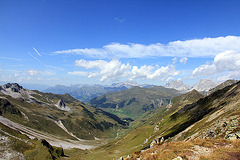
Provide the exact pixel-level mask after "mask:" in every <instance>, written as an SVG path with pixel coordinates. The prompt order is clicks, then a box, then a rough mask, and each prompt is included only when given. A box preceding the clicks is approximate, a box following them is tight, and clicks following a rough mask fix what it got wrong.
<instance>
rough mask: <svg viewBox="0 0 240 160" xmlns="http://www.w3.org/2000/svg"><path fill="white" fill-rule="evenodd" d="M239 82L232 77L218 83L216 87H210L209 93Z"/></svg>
mask: <svg viewBox="0 0 240 160" xmlns="http://www.w3.org/2000/svg"><path fill="white" fill-rule="evenodd" d="M237 82H238V80H231V79H229V80H227V81H225V82H223V83H221V84H219V85H217V86H216V87H214V88H212V89H210V90H209V91H208V94H211V93H213V92H215V91H217V90H220V89H223V88H224V87H226V86H229V85H232V84H234V83H237Z"/></svg>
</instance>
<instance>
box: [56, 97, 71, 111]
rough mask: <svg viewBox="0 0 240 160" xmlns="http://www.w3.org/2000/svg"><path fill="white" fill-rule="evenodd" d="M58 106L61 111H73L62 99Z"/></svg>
mask: <svg viewBox="0 0 240 160" xmlns="http://www.w3.org/2000/svg"><path fill="white" fill-rule="evenodd" d="M56 106H57V108H59V109H61V110H63V111H70V110H71V109H70V108H69V107H68V106H66V104H65V103H64V102H63V100H62V99H60V100H59V101H58V103H57V104H56Z"/></svg>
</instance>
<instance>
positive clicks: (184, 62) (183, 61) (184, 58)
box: [180, 57, 188, 64]
mask: <svg viewBox="0 0 240 160" xmlns="http://www.w3.org/2000/svg"><path fill="white" fill-rule="evenodd" d="M187 60H188V58H187V57H183V58H181V59H180V63H183V64H186V63H187Z"/></svg>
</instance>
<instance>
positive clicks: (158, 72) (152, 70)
mask: <svg viewBox="0 0 240 160" xmlns="http://www.w3.org/2000/svg"><path fill="white" fill-rule="evenodd" d="M75 65H76V66H79V67H83V68H86V69H94V68H95V69H97V71H94V72H83V71H74V72H68V74H70V75H80V76H88V78H94V77H97V78H99V79H100V81H105V80H110V81H114V80H118V79H121V78H128V79H129V80H133V79H139V78H140V79H157V80H161V81H163V80H166V79H168V77H169V76H176V75H178V74H179V72H178V71H176V70H175V67H174V66H173V65H169V66H166V67H163V66H162V67H158V68H156V67H153V66H150V65H144V66H141V67H139V68H138V67H137V66H131V65H130V64H129V63H127V64H124V63H121V62H120V61H119V60H117V59H113V60H111V61H109V62H107V61H104V60H95V61H86V60H84V59H81V60H76V61H75Z"/></svg>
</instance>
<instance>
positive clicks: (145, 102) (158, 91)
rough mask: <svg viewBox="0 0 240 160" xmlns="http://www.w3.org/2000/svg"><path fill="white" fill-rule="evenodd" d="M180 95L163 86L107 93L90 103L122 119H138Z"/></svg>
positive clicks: (133, 88)
mask: <svg viewBox="0 0 240 160" xmlns="http://www.w3.org/2000/svg"><path fill="white" fill-rule="evenodd" d="M179 94H180V93H179V92H178V91H177V90H175V89H168V88H165V87H162V86H155V87H151V88H141V87H132V88H130V89H128V90H123V91H119V92H109V93H106V94H104V95H102V96H99V97H96V98H93V99H92V100H90V102H89V103H90V104H91V105H92V106H94V107H96V108H101V109H103V110H105V111H108V112H111V113H114V114H116V115H118V116H120V117H123V118H132V119H136V118H137V117H139V116H142V115H143V114H144V113H146V112H148V111H154V110H155V109H156V108H159V107H163V106H165V105H167V104H169V102H170V99H171V98H173V97H175V96H177V95H179Z"/></svg>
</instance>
